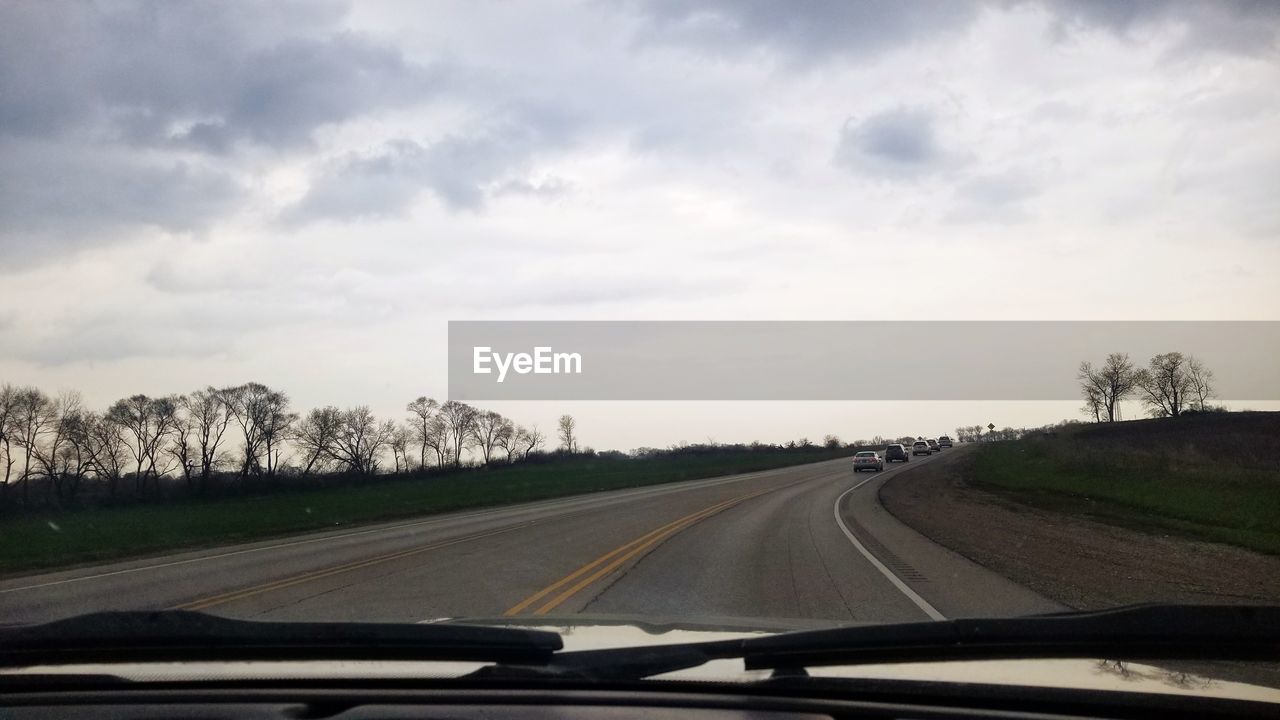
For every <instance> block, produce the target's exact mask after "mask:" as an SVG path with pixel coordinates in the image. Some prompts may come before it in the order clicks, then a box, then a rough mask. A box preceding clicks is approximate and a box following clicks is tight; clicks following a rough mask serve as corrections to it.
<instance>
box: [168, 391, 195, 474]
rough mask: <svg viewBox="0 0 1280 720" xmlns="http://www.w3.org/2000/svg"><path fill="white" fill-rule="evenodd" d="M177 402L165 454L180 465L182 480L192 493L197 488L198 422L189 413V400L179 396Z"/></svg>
mask: <svg viewBox="0 0 1280 720" xmlns="http://www.w3.org/2000/svg"><path fill="white" fill-rule="evenodd" d="M177 401H178V408H177V412H176V413H174V416H173V429H172V430H170V432H169V444H168V445H167V446H165V452H167V453H169V456H170V457H172V458H173V459H174V461H175V462H176V463H177V464H178V469H179V471H180V472H181V473H182V479H183V481H184V482H185V483H186V485H187V492H191V491H192V490H193V489H194V486H195V474H196V466H195V460H194V457H195V453H196V449H195V435H196V427H195V426H196V422H195V420H194V419H193V418H192V417H191V413H190V412H188V411H187V404H186V402H187V398H186V397H185V396H179V397H178V398H177Z"/></svg>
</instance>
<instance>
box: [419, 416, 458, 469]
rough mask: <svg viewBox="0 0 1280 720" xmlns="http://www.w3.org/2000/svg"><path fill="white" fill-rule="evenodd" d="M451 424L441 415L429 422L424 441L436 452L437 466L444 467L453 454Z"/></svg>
mask: <svg viewBox="0 0 1280 720" xmlns="http://www.w3.org/2000/svg"><path fill="white" fill-rule="evenodd" d="M449 438H450V433H449V424H448V423H446V422H445V421H444V418H442V417H440V416H439V415H437V416H435V417H433V418H431V422H429V423H427V432H426V435H425V436H424V437H423V439H422V442H423V443H424V444H425V445H426V447H429V448H431V449H432V450H433V451H435V454H436V467H444V466H445V464H446V463H447V462H448V459H449V458H451V457H452V455H453V446H452V445H451V444H450V443H449Z"/></svg>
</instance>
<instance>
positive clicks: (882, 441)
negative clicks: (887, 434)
mask: <svg viewBox="0 0 1280 720" xmlns="http://www.w3.org/2000/svg"><path fill="white" fill-rule="evenodd" d="M871 444H872V445H888V444H889V441H888V440H885V439H884V437H883V436H881V435H876V436H875V437H873V438H871Z"/></svg>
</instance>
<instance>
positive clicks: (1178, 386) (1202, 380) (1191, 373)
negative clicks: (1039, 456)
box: [1076, 352, 1217, 422]
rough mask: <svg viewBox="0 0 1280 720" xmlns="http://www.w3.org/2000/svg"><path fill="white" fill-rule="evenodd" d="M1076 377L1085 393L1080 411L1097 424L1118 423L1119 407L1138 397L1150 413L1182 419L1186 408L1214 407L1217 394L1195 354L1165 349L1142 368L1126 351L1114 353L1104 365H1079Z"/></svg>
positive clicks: (1186, 410)
mask: <svg viewBox="0 0 1280 720" xmlns="http://www.w3.org/2000/svg"><path fill="white" fill-rule="evenodd" d="M1076 378H1077V379H1078V380H1079V381H1080V392H1081V394H1082V395H1083V396H1084V407H1083V408H1081V411H1082V412H1083V413H1084V414H1086V415H1088V416H1091V417H1092V418H1093V420H1094V422H1115V421H1116V420H1118V419H1119V418H1120V406H1121V403H1123V402H1124V401H1125V400H1127V399H1129V398H1132V397H1137V398H1138V399H1139V400H1141V401H1142V404H1143V405H1144V406H1146V408H1147V412H1148V413H1149V414H1150V415H1151V416H1152V417H1178V416H1179V415H1182V414H1183V413H1185V412H1188V411H1193V412H1206V411H1210V410H1214V409H1216V408H1214V407H1213V406H1211V405H1210V404H1209V400H1211V399H1213V398H1215V397H1217V395H1216V393H1215V391H1214V387H1213V383H1214V376H1213V371H1212V370H1210V369H1209V368H1208V367H1206V366H1205V365H1204V363H1202V362H1200V360H1198V359H1197V358H1196V357H1195V356H1192V355H1184V354H1182V353H1180V352H1168V353H1161V354H1159V355H1156V356H1155V357H1153V358H1151V360H1150V362H1148V363H1147V366H1146V367H1140V366H1138V365H1137V364H1135V363H1134V362H1133V361H1131V360H1130V359H1129V355H1128V354H1126V353H1118V352H1116V353H1111V354H1110V355H1108V356H1107V359H1106V360H1104V361H1103V362H1102V363H1101V364H1100V365H1098V366H1094V364H1093V363H1091V362H1089V361H1087V360H1086V361H1084V362H1082V363H1080V369H1079V372H1078V373H1077V375H1076Z"/></svg>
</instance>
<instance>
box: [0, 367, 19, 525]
mask: <svg viewBox="0 0 1280 720" xmlns="http://www.w3.org/2000/svg"><path fill="white" fill-rule="evenodd" d="M17 395H18V390H17V388H15V387H14V386H12V385H10V384H8V383H5V384H4V385H0V463H3V467H4V475H3V477H2V478H0V504H2V503H3V501H4V500H5V499H6V497H7V495H8V492H9V481H10V480H11V479H12V477H13V463H14V460H13V436H14V432H15V431H14V427H13V420H14V413H15V412H16V407H17Z"/></svg>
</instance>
